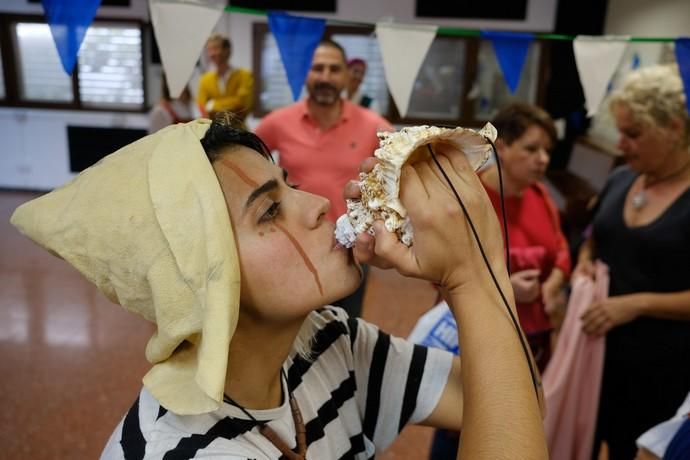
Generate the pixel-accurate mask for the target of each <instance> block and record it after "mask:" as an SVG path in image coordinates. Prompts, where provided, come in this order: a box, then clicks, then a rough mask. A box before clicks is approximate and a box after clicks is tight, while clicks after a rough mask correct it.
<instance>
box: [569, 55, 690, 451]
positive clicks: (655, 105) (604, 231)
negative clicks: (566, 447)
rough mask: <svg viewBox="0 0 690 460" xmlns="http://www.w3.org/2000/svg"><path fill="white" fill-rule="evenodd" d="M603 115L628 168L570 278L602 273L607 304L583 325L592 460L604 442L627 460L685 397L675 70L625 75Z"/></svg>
mask: <svg viewBox="0 0 690 460" xmlns="http://www.w3.org/2000/svg"><path fill="white" fill-rule="evenodd" d="M609 107H610V109H611V112H612V114H613V117H614V119H615V122H616V126H617V127H618V130H619V132H620V140H619V143H618V147H619V148H620V150H621V151H622V152H623V157H624V158H625V160H626V162H627V165H626V166H622V167H621V168H619V169H616V170H615V171H613V172H612V173H611V175H610V176H609V178H608V180H607V182H606V184H605V185H604V188H603V189H602V191H601V193H600V195H599V199H598V204H597V207H596V212H595V215H594V220H593V222H592V235H591V237H590V239H589V240H588V241H587V242H586V243H585V244H584V245H583V247H582V248H581V250H580V254H579V258H578V260H579V262H578V264H577V266H576V268H575V271H574V273H577V274H582V275H584V276H589V277H591V278H593V277H594V273H593V269H592V266H593V260H595V259H600V260H601V261H603V262H604V263H605V264H606V265H608V266H609V268H610V287H609V297H608V299H606V300H604V301H601V302H594V303H592V305H590V307H589V308H588V309H587V311H586V312H585V313H584V314H583V316H582V324H583V326H582V327H583V329H584V331H585V332H586V333H587V334H591V335H595V336H604V335H605V336H606V354H605V358H604V375H603V377H602V383H601V385H602V386H601V396H600V400H599V413H598V419H597V429H596V437H595V449H594V455H596V452H597V451H598V449H599V445H600V443H601V441H606V442H607V444H608V447H609V458H610V459H611V460H617V459H626V460H627V459H630V458H633V457H634V456H635V452H636V450H637V448H636V446H635V440H636V439H637V437H638V436H640V435H641V434H642V433H643V432H644V431H645V430H647V429H648V428H649V427H650V426H654V425H656V424H658V423H660V422H662V421H663V420H666V419H668V418H670V417H671V416H672V415H673V413H674V411H675V410H676V408H677V407H678V406H679V405H680V404H681V402H682V401H683V399H684V398H685V396H686V395H687V394H688V390H690V361H689V359H688V357H689V356H690V270H689V269H688V267H689V265H688V260H690V239H689V238H688V229H690V115H689V114H688V112H687V109H686V100H685V92H684V90H683V83H682V80H681V78H680V74H679V73H678V67H677V66H675V65H673V66H652V67H646V68H641V69H639V70H637V71H634V72H631V73H630V75H629V76H628V78H627V79H626V80H625V81H624V82H623V86H622V87H621V88H620V89H619V90H617V91H616V92H614V93H613V94H612V96H611V99H610V105H609Z"/></svg>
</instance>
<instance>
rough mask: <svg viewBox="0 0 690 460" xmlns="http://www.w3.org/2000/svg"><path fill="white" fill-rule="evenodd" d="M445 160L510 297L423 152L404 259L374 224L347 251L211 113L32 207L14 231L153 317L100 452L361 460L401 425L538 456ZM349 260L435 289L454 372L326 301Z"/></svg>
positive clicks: (478, 217)
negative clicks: (455, 336)
mask: <svg viewBox="0 0 690 460" xmlns="http://www.w3.org/2000/svg"><path fill="white" fill-rule="evenodd" d="M435 149H436V151H437V156H438V158H439V162H440V164H442V165H443V168H444V170H445V171H446V173H447V174H448V177H449V178H450V180H451V181H452V183H453V185H454V187H455V188H457V189H458V191H459V193H460V194H461V195H462V196H463V200H464V203H465V206H466V207H467V208H468V210H469V213H470V215H471V217H472V220H473V222H474V226H475V228H476V229H477V230H478V232H479V233H480V234H481V235H483V236H485V237H484V238H482V239H483V240H484V244H485V247H484V249H485V254H486V257H487V263H489V264H490V265H491V266H492V267H493V270H494V272H495V274H496V280H497V283H498V284H499V285H500V286H501V287H502V289H503V292H504V293H505V294H506V296H507V298H506V305H503V303H502V300H501V297H500V296H499V294H498V293H497V289H496V286H494V284H493V282H492V281H491V278H490V277H489V276H488V273H487V271H486V270H485V268H486V267H485V266H484V260H483V259H482V256H481V254H480V253H479V250H478V249H477V248H476V243H475V242H474V240H473V239H472V236H471V233H470V232H469V231H468V227H467V223H466V221H465V218H464V217H463V216H462V214H461V212H460V211H459V207H458V204H457V202H456V201H455V200H454V198H452V196H451V195H450V194H449V193H448V188H447V187H448V186H447V184H446V183H445V182H441V180H440V179H439V175H438V174H440V172H439V171H438V170H437V169H436V168H437V166H435V163H433V162H432V161H431V160H428V161H426V160H425V161H421V162H419V163H416V164H415V165H414V167H411V166H407V167H405V168H404V169H403V174H402V189H401V190H402V191H401V196H400V199H401V200H402V202H403V204H404V205H405V206H406V207H407V209H408V211H409V216H410V218H411V221H412V223H413V225H414V226H415V232H416V233H415V242H414V246H413V247H412V248H408V247H406V246H404V245H403V244H402V243H400V242H399V241H398V239H397V236H395V234H393V233H389V232H387V231H386V230H385V227H384V226H383V225H382V224H383V223H382V222H377V223H376V225H375V230H376V237H375V238H374V237H373V236H371V235H368V234H367V235H360V237H359V239H358V241H357V245H356V247H355V249H354V254H353V252H352V251H350V250H346V249H344V248H343V247H341V246H340V245H338V244H336V242H335V238H334V233H333V231H334V224H332V223H330V222H329V221H328V220H327V219H325V218H324V216H325V215H326V213H327V211H328V208H329V206H330V205H329V202H328V200H326V199H325V198H322V197H319V196H316V195H312V194H310V193H307V192H303V191H300V190H299V189H298V188H297V187H295V186H293V185H292V184H291V183H290V180H289V178H288V177H287V173H286V171H284V170H282V169H281V168H279V167H278V166H276V165H275V164H273V163H272V161H271V160H270V155H269V152H268V151H267V149H266V147H265V146H264V144H263V142H261V140H260V139H259V138H258V137H256V136H255V135H253V134H251V133H247V132H245V131H242V130H239V129H236V128H234V127H232V126H230V125H229V124H227V123H224V122H223V123H219V122H213V123H211V122H209V121H208V120H197V121H195V122H191V123H188V124H186V125H176V126H174V127H170V128H168V129H165V130H163V131H161V132H159V133H157V134H154V135H151V136H147V137H145V138H144V139H141V140H139V141H137V142H135V143H134V144H131V145H129V146H127V147H125V148H123V149H122V150H120V151H118V152H116V153H115V154H113V155H109V156H108V157H106V158H105V159H104V160H102V161H101V162H99V163H98V164H97V165H95V166H93V167H92V168H89V169H88V170H86V171H84V172H82V173H81V174H80V175H79V176H77V178H76V179H75V180H74V181H73V182H71V183H69V184H67V185H66V186H64V187H62V188H60V189H57V190H55V191H53V192H51V193H49V194H47V195H44V196H43V197H40V198H38V199H36V200H34V201H32V202H29V203H27V204H24V205H23V206H21V207H20V208H19V209H18V210H17V211H16V212H15V214H14V215H13V217H12V222H13V223H14V224H15V225H16V226H18V227H19V228H20V230H21V231H22V232H24V233H25V234H27V235H28V236H29V237H31V238H32V239H34V240H35V241H36V242H38V243H39V244H41V245H42V246H44V247H45V248H47V249H49V250H50V251H52V252H53V253H54V254H57V255H59V256H60V257H61V258H63V259H64V260H66V261H68V262H69V263H71V264H73V265H74V266H75V267H76V268H77V269H78V270H80V271H81V272H82V273H83V274H84V275H85V276H86V277H87V278H88V279H89V280H91V281H93V282H94V283H95V284H96V285H97V286H98V287H99V289H100V290H101V291H102V292H103V293H104V294H105V295H106V296H107V297H108V298H109V299H111V300H113V301H114V302H117V303H119V304H120V305H122V306H124V307H125V308H127V309H129V310H131V311H133V312H136V313H138V314H141V315H142V316H144V317H145V318H146V319H148V320H150V321H153V322H155V324H156V332H155V334H154V335H153V337H152V338H151V340H150V341H149V343H148V346H147V348H146V356H147V359H148V360H149V361H150V362H151V363H152V364H153V367H152V369H151V370H150V371H149V373H148V374H147V375H146V376H145V377H144V388H143V389H142V391H141V393H140V394H139V397H138V398H137V400H136V401H135V403H134V405H133V406H132V408H131V409H130V410H129V412H128V413H127V414H126V416H125V417H124V418H123V420H122V422H121V423H120V424H119V425H118V427H117V428H116V430H115V431H114V432H113V434H112V436H111V438H110V441H109V442H108V444H107V446H106V448H105V450H104V452H103V454H102V458H104V459H122V458H146V459H161V458H166V459H167V458H224V459H247V458H262V459H267V458H268V459H278V458H287V459H300V460H304V459H307V458H309V459H318V460H322V459H337V458H355V459H368V458H373V457H374V455H375V453H376V451H378V450H381V449H384V448H385V447H386V446H387V445H388V444H389V443H390V442H392V440H393V439H394V438H395V437H396V436H397V434H398V433H399V432H400V431H401V430H402V429H403V428H404V426H405V425H406V424H408V423H422V424H427V425H431V426H438V427H446V428H452V429H455V430H459V429H460V427H461V425H462V424H464V425H465V431H464V433H465V435H464V437H463V442H462V446H461V449H460V451H461V453H460V458H467V459H469V458H471V459H496V458H546V447H545V442H544V435H543V428H542V424H541V417H540V405H539V400H538V397H537V394H536V393H535V389H537V388H538V386H539V385H538V381H533V379H534V376H531V375H530V372H529V370H528V366H527V360H526V359H525V358H526V356H525V355H524V354H523V351H522V349H521V346H520V339H519V334H520V331H519V330H516V329H515V328H514V326H513V324H512V322H511V321H510V318H509V315H508V312H507V310H506V307H507V308H510V309H511V310H512V311H513V314H514V306H513V305H512V295H511V293H510V284H509V279H508V276H507V273H506V271H505V266H504V265H503V253H502V245H501V244H500V239H498V238H494V237H492V236H494V235H497V234H498V232H499V229H498V222H497V220H496V218H495V215H494V213H493V211H492V210H491V208H490V207H489V206H488V202H487V198H486V194H485V193H484V192H483V190H482V187H481V184H480V183H479V181H478V179H477V177H476V175H475V174H474V172H473V170H472V168H471V167H470V166H469V163H468V161H467V160H466V158H465V157H464V155H462V154H461V153H459V152H458V151H457V150H455V149H454V148H453V147H450V146H448V145H443V144H438V145H436V146H435ZM365 166H366V168H365V169H370V168H371V167H372V166H373V165H372V164H371V163H367V164H366V165H365ZM353 190H354V191H353ZM356 190H357V189H356V187H353V186H352V185H351V186H350V187H349V192H348V196H350V197H353V196H354V195H355V194H356V193H355V192H356ZM449 209H457V211H454V212H449V211H448V210H449ZM357 260H359V261H364V262H367V263H372V264H376V265H378V266H391V265H392V266H395V267H396V268H397V269H398V270H400V271H401V272H403V273H405V274H407V275H410V276H415V277H421V278H425V279H427V280H431V281H433V282H436V283H438V284H439V285H441V286H442V287H443V289H444V292H445V293H446V298H447V300H448V302H449V304H450V305H452V308H453V311H454V313H455V315H456V317H457V319H458V324H460V325H461V326H460V330H461V332H462V333H461V334H460V337H461V346H462V349H463V368H462V372H460V360H459V358H457V357H453V355H451V354H449V353H447V352H443V351H441V350H433V349H426V348H424V347H420V346H414V345H412V344H410V343H408V342H407V341H405V340H403V339H399V338H396V337H391V336H389V335H388V334H385V333H384V332H382V331H379V330H378V329H377V328H376V327H375V326H373V325H371V324H368V323H366V322H364V321H362V320H360V319H355V318H348V317H347V315H346V314H345V313H344V311H343V310H342V309H340V308H337V307H331V306H328V304H329V303H330V302H332V301H333V300H335V299H338V298H341V297H343V296H344V295H347V294H349V293H350V292H352V291H353V290H354V289H355V288H356V287H357V285H358V283H359V282H360V276H361V275H360V269H359V267H358V263H357ZM515 420H519V421H520V423H517V424H516V423H515ZM496 433H500V436H497V435H496Z"/></svg>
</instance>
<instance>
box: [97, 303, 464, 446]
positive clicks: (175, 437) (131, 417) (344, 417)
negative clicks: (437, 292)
mask: <svg viewBox="0 0 690 460" xmlns="http://www.w3.org/2000/svg"><path fill="white" fill-rule="evenodd" d="M306 321H309V322H311V323H312V324H311V325H312V326H313V327H314V330H315V331H316V332H315V334H314V340H313V341H312V343H311V352H312V358H313V361H307V360H305V359H303V358H301V357H300V356H291V357H290V358H288V360H287V361H286V362H285V364H284V365H283V368H284V369H285V371H286V374H287V380H288V386H289V388H290V390H291V391H292V392H293V394H294V396H295V398H296V399H297V402H298V404H299V407H300V410H301V412H302V417H303V419H304V422H305V426H306V429H307V446H308V447H307V458H308V459H318V460H328V459H346V458H347V459H372V458H374V454H375V453H376V452H377V451H380V450H383V449H385V448H386V447H387V446H388V445H390V443H391V442H392V441H393V440H394V439H395V437H396V436H397V435H398V433H399V432H400V431H401V430H402V428H403V427H404V426H405V425H406V424H407V423H418V422H420V421H422V420H424V419H425V418H427V417H428V416H429V415H430V414H431V412H432V411H433V409H434V408H435V407H436V404H437V403H438V401H439V399H440V397H441V393H442V391H443V389H444V387H445V385H446V382H447V380H448V375H449V373H450V368H451V361H452V358H453V355H452V354H451V353H448V352H445V351H443V350H437V349H431V348H429V349H427V348H425V347H422V346H419V345H414V344H412V343H410V342H408V341H406V340H404V339H400V338H397V337H392V336H390V335H388V334H386V333H384V332H382V331H380V330H379V329H378V328H376V327H375V326H373V325H371V324H368V323H366V322H365V321H362V320H360V319H352V318H348V317H347V314H346V313H345V312H344V310H342V309H340V308H337V307H325V308H323V309H321V310H318V311H315V312H312V313H311V314H310V315H309V316H308V318H307V320H306ZM283 385H285V383H283ZM283 394H287V392H286V389H285V388H283ZM284 399H286V401H284V403H283V404H282V405H281V406H280V407H278V408H276V409H270V410H256V411H250V413H251V414H252V415H253V416H254V417H255V418H256V419H257V420H259V421H267V420H270V421H269V422H268V425H269V426H270V427H271V428H273V430H274V431H275V432H276V433H277V434H278V435H279V436H280V438H281V439H283V440H284V441H285V442H286V443H287V444H288V445H289V446H290V447H295V444H296V443H295V428H294V423H293V420H292V414H291V411H290V406H289V403H288V401H287V398H284ZM281 455H282V454H281V453H280V451H279V450H278V449H277V448H276V447H274V446H273V444H271V443H270V442H269V441H268V440H267V439H266V438H265V437H263V436H262V435H261V434H260V433H259V431H258V426H257V424H256V423H255V422H253V421H252V420H251V419H249V418H248V417H247V416H246V415H245V414H244V413H242V411H241V410H240V409H238V408H237V407H235V406H232V405H230V404H223V406H221V407H220V408H219V409H218V410H217V411H215V412H211V413H207V414H203V415H186V416H182V415H177V414H174V413H172V412H169V411H167V410H166V409H165V408H163V407H161V406H160V405H159V404H158V402H157V401H156V400H155V398H153V396H152V395H151V394H150V393H149V392H148V391H147V390H146V389H143V390H142V391H141V393H140V395H139V398H138V399H137V401H136V402H135V403H134V405H133V406H132V408H131V409H130V411H129V412H128V413H127V415H126V416H125V417H124V419H123V420H122V421H121V422H120V424H119V425H118V427H117V428H116V429H115V431H114V432H113V434H112V436H111V438H110V440H109V441H108V444H107V445H106V447H105V450H104V451H103V454H102V456H101V459H106V460H111V459H124V458H127V459H130V458H140V459H144V458H145V459H166V460H168V459H182V458H184V459H192V458H195V459H198V458H217V459H221V458H222V459H225V460H228V459H229V460H234V459H243V460H244V459H279V458H284V457H281Z"/></svg>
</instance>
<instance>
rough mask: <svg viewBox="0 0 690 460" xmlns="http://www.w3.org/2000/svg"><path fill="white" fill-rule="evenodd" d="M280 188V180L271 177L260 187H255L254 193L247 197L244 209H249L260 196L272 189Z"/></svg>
mask: <svg viewBox="0 0 690 460" xmlns="http://www.w3.org/2000/svg"><path fill="white" fill-rule="evenodd" d="M277 188H278V181H277V180H275V179H270V180H267V181H266V182H264V183H263V184H261V185H260V186H259V187H257V188H255V189H254V190H253V191H252V193H250V194H249V198H247V202H246V203H245V204H244V210H245V211H247V209H249V207H250V206H251V205H252V203H253V202H254V201H256V199H257V198H259V197H260V196H261V195H263V194H265V193H268V192H270V191H272V190H275V189H277Z"/></svg>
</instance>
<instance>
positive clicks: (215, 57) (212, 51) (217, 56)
mask: <svg viewBox="0 0 690 460" xmlns="http://www.w3.org/2000/svg"><path fill="white" fill-rule="evenodd" d="M206 55H207V56H208V59H209V60H210V61H211V62H212V63H213V65H215V66H216V67H221V66H223V65H224V64H226V63H227V62H228V60H229V59H230V49H229V48H223V45H222V44H221V43H219V42H216V41H211V42H208V43H207V44H206Z"/></svg>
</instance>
